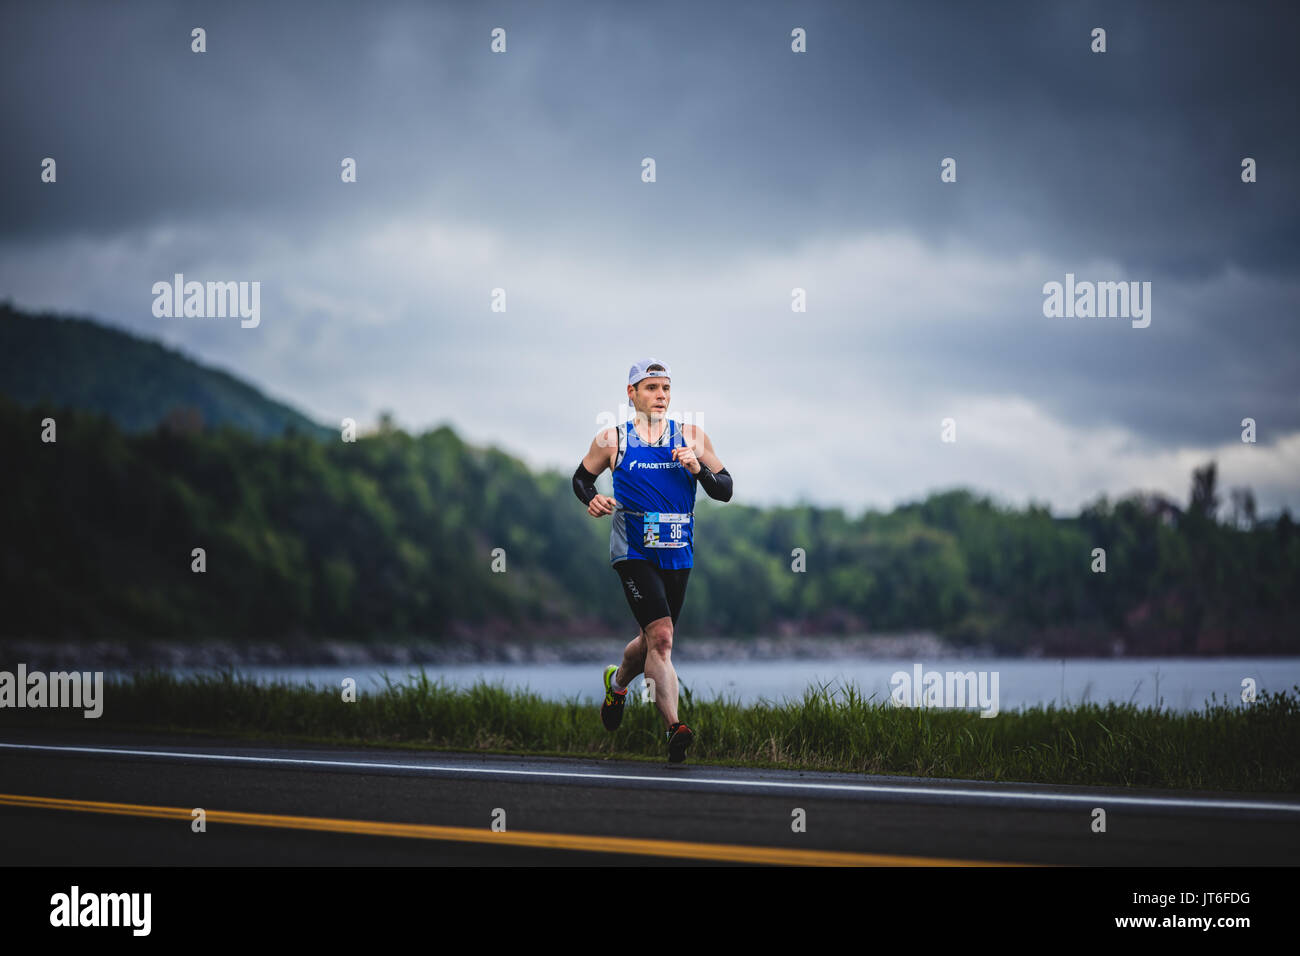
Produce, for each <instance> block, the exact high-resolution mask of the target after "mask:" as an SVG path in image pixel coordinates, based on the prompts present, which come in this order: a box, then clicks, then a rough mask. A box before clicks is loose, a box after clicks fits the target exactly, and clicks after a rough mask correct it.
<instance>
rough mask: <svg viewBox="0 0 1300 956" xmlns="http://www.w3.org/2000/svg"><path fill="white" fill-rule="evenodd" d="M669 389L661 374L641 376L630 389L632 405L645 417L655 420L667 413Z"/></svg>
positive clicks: (666, 380) (669, 398)
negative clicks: (654, 376)
mask: <svg viewBox="0 0 1300 956" xmlns="http://www.w3.org/2000/svg"><path fill="white" fill-rule="evenodd" d="M671 389H672V386H671V384H670V383H669V381H668V379H666V378H664V377H662V376H659V377H657V378H643V379H641V381H639V382H637V384H636V386H635V387H633V389H632V405H633V407H634V408H636V410H637V411H638V412H640V413H641V414H642V415H644V416H645V417H646V418H647V419H649V420H650V421H652V422H657V421H659V419H661V418H663V417H665V416H666V415H667V414H668V403H669V401H671V398H672V396H671V395H670V391H671Z"/></svg>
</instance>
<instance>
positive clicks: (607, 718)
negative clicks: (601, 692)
mask: <svg viewBox="0 0 1300 956" xmlns="http://www.w3.org/2000/svg"><path fill="white" fill-rule="evenodd" d="M616 673H618V665H617V664H610V665H609V666H608V667H606V668H605V702H604V703H603V704H601V705H600V722H601V723H602V724H604V725H605V729H606V730H618V725H619V724H621V723H622V722H623V704H624V702H625V701H626V700H627V688H626V687H624V688H623V689H622V690H617V691H616V690H614V688H612V687H610V686H609V682H610V681H611V680H613V679H614V675H615V674H616Z"/></svg>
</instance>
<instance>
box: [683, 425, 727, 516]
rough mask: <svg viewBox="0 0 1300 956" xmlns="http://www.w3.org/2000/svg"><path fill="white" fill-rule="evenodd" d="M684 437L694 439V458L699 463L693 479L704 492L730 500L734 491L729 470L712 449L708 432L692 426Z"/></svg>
mask: <svg viewBox="0 0 1300 956" xmlns="http://www.w3.org/2000/svg"><path fill="white" fill-rule="evenodd" d="M687 427H691V426H687ZM683 431H685V430H684V429H683ZM686 437H687V438H688V439H693V440H694V441H693V446H694V448H695V460H696V461H697V462H699V465H700V470H699V471H697V472H696V473H695V479H696V481H698V482H699V483H700V487H701V488H703V489H704V493H705V494H706V495H708V496H709V497H710V498H713V499H715V500H717V501H730V500H731V495H732V492H733V491H734V486H733V484H732V481H731V472H729V471H727V469H726V468H725V467H724V466H723V464H722V459H721V458H719V457H718V455H717V453H716V452H715V451H714V450H713V442H712V441H710V439H709V434H708V432H706V431H705V430H704V429H703V428H698V427H692V428H691V431H690V433H688V434H687V436H686Z"/></svg>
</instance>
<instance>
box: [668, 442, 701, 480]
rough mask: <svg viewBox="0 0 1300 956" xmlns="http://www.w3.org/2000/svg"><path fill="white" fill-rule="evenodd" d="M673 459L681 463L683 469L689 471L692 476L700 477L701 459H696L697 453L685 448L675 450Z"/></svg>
mask: <svg viewBox="0 0 1300 956" xmlns="http://www.w3.org/2000/svg"><path fill="white" fill-rule="evenodd" d="M673 458H674V459H675V460H676V461H679V462H681V463H682V467H683V468H685V469H686V470H687V471H689V472H690V473H691V474H692V475H698V474H699V473H700V462H699V459H698V458H696V457H695V452H694V451H693V450H691V449H690V448H685V447H681V448H674V449H673Z"/></svg>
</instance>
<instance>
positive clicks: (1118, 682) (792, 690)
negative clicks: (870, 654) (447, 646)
mask: <svg viewBox="0 0 1300 956" xmlns="http://www.w3.org/2000/svg"><path fill="white" fill-rule="evenodd" d="M609 663H615V661H613V660H611V661H610V662H609ZM917 663H920V664H921V665H922V666H923V669H924V671H927V672H928V671H939V672H941V673H942V672H947V671H960V672H962V673H965V672H968V671H976V672H977V673H978V672H980V671H987V672H996V673H997V675H998V701H999V703H998V707H999V709H1001V710H1004V711H1005V710H1018V709H1020V708H1022V707H1027V706H1033V705H1035V704H1048V703H1056V704H1076V703H1080V702H1098V703H1104V702H1107V701H1115V702H1118V703H1127V702H1130V701H1131V702H1133V703H1135V704H1137V705H1138V706H1142V707H1154V706H1156V704H1157V701H1159V703H1160V705H1161V706H1162V707H1163V708H1165V709H1168V710H1199V709H1200V708H1201V706H1202V705H1203V704H1204V703H1205V702H1206V701H1208V700H1209V699H1210V695H1211V694H1215V695H1217V699H1218V700H1220V701H1222V700H1224V699H1225V698H1226V699H1227V700H1229V701H1232V702H1234V703H1236V704H1238V705H1240V703H1241V692H1242V680H1243V679H1244V678H1247V677H1250V678H1254V680H1255V683H1256V686H1257V689H1258V690H1259V691H1265V690H1269V691H1283V690H1288V689H1290V688H1291V687H1292V686H1294V685H1297V684H1300V658H1295V657H1282V658H1208V659H1194V660H1180V659H1171V658H1160V659H1143V658H1121V659H1113V658H1106V659H1098V660H1087V659H1075V660H1068V661H1065V662H1064V663H1062V662H1061V661H1059V660H1023V659H1019V658H1009V659H995V658H982V659H956V658H953V659H947V660H945V659H935V660H917V659H900V660H833V661H832V660H828V661H816V660H811V661H810V660H789V661H737V662H730V663H726V662H717V661H714V662H707V663H705V662H699V663H695V662H691V661H689V660H684V661H677V662H676V667H677V675H678V679H679V681H681V682H682V683H683V684H685V685H686V686H688V687H689V688H690V689H691V692H692V693H693V694H694V695H695V697H696V699H702V698H710V697H715V696H718V695H721V696H724V697H729V698H734V699H736V700H738V701H740V702H741V703H746V704H750V703H756V702H758V701H760V700H769V701H780V700H782V699H784V698H787V697H796V698H797V697H800V696H802V694H803V691H804V689H805V688H807V687H808V686H810V685H814V684H828V683H829V684H830V685H831V686H832V688H834V687H839V686H842V685H843V684H844V683H846V682H852V683H855V684H856V685H857V687H858V689H859V691H861V693H862V694H863V695H864V696H870V695H872V694H875V696H876V698H877V699H878V700H888V699H889V697H890V680H891V676H892V675H893V674H894V673H895V672H897V671H900V670H901V671H906V672H908V673H909V674H911V673H912V672H913V668H914V665H916V664H917ZM418 670H419V668H418V667H415V668H411V667H407V666H405V665H395V666H390V667H387V668H380V667H314V668H281V667H250V668H243V669H241V670H240V671H239V673H240V674H243V675H245V676H248V677H252V678H254V679H256V680H259V681H263V682H272V681H278V680H283V681H289V682H291V683H297V684H316V685H324V686H329V687H335V688H337V687H339V686H340V683H341V681H342V680H343V679H344V678H345V677H352V678H355V679H356V682H357V690H358V693H359V694H364V693H365V692H366V691H367V690H374V689H377V688H382V686H383V678H382V676H381V674H383V673H387V674H388V676H389V677H391V678H392V679H393V680H394V681H395V682H400V681H403V680H404V679H405V678H406V676H407V675H408V674H410V673H412V672H413V671H414V672H416V673H418ZM425 670H426V673H428V675H429V678H430V680H434V679H438V678H441V679H442V680H444V681H446V682H447V683H449V684H451V685H453V686H456V687H466V686H469V685H472V684H474V683H475V682H477V681H479V680H487V681H489V682H491V683H498V682H499V683H503V684H504V685H505V686H507V687H510V688H520V689H530V690H532V691H535V692H537V693H539V694H541V695H542V696H543V697H547V698H551V699H557V700H558V699H569V698H572V697H575V696H576V697H579V698H584V699H587V700H591V701H595V700H597V699H598V698H599V696H600V695H601V694H602V693H603V689H602V685H601V674H602V672H603V670H604V665H602V664H469V665H456V666H448V667H434V666H429V665H426V668H425ZM177 673H194V671H192V670H178V671H177ZM632 687H633V690H634V691H639V690H640V688H641V679H640V678H637V680H636V681H634V682H633V684H632ZM1157 695H1158V697H1157Z"/></svg>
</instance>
